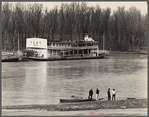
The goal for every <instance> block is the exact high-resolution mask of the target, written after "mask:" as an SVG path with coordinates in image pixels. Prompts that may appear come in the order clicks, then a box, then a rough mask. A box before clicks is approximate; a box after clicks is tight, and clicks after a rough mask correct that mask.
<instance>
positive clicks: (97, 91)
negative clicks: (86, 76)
mask: <svg viewBox="0 0 149 117" xmlns="http://www.w3.org/2000/svg"><path fill="white" fill-rule="evenodd" d="M98 99H99V89H98V88H97V89H96V100H98Z"/></svg>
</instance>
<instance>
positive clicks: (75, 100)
mask: <svg viewBox="0 0 149 117" xmlns="http://www.w3.org/2000/svg"><path fill="white" fill-rule="evenodd" d="M88 101H96V99H60V102H61V103H73V102H88Z"/></svg>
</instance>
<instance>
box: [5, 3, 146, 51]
mask: <svg viewBox="0 0 149 117" xmlns="http://www.w3.org/2000/svg"><path fill="white" fill-rule="evenodd" d="M147 18H148V14H146V15H142V14H141V11H140V10H138V9H137V8H136V7H133V6H132V7H131V8H129V10H125V7H118V8H117V10H116V11H114V12H113V13H111V9H110V8H106V9H101V8H100V6H98V5H96V7H88V6H87V3H85V2H81V3H80V2H72V3H71V4H61V6H60V8H58V7H57V6H55V7H54V8H53V9H49V8H47V7H46V8H43V6H42V4H37V3H35V4H27V5H26V3H17V4H15V5H14V4H12V3H8V2H5V3H2V51H17V49H18V46H19V49H20V50H24V49H25V48H26V38H31V37H42V38H46V39H48V41H74V40H80V39H82V37H83V32H86V33H92V37H93V39H94V40H95V41H98V42H99V49H103V41H104V46H105V49H107V50H110V49H111V50H118V51H133V50H135V49H140V48H142V47H143V48H144V47H147V36H148V35H147V26H148V19H147ZM103 38H104V39H103ZM18 39H19V45H18Z"/></svg>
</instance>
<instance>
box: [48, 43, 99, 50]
mask: <svg viewBox="0 0 149 117" xmlns="http://www.w3.org/2000/svg"><path fill="white" fill-rule="evenodd" d="M47 46H48V48H55V49H56V48H63V47H65V48H76V47H97V46H98V41H74V42H66V41H61V42H48V44H47Z"/></svg>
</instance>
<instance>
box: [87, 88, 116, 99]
mask: <svg viewBox="0 0 149 117" xmlns="http://www.w3.org/2000/svg"><path fill="white" fill-rule="evenodd" d="M107 95H108V100H111V92H110V88H108V91H107ZM92 97H93V89H91V90H90V91H89V96H88V98H90V99H92ZM96 100H99V89H98V88H97V89H96ZM112 100H116V91H115V89H113V90H112Z"/></svg>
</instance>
